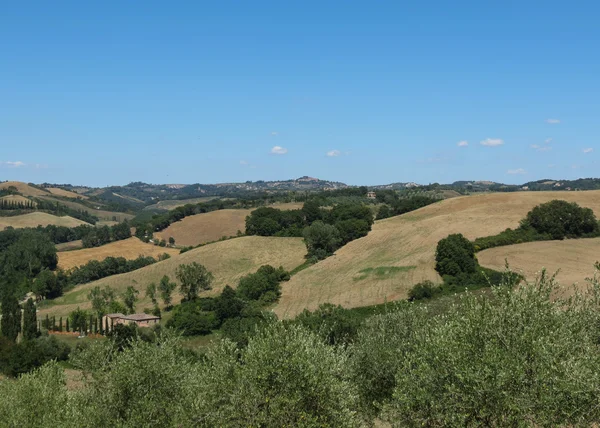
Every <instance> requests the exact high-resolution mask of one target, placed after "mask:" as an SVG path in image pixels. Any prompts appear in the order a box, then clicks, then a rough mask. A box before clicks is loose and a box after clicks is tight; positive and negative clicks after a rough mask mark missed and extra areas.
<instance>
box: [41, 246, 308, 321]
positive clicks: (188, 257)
mask: <svg viewBox="0 0 600 428" xmlns="http://www.w3.org/2000/svg"><path fill="white" fill-rule="evenodd" d="M161 249H162V248H161ZM163 250H164V249H163ZM65 254H67V253H65ZM305 254H306V247H305V246H304V243H303V242H302V239H301V238H272V237H268V238H265V237H259V236H246V237H241V238H236V239H230V240H228V241H222V242H217V243H214V244H210V245H206V246H204V247H200V248H196V249H194V250H191V251H188V252H186V253H183V254H180V255H176V256H173V257H171V258H170V259H167V260H164V261H161V262H158V263H155V264H153V265H150V266H146V267H144V268H142V269H138V270H136V271H133V272H129V273H125V274H121V275H115V276H112V277H108V278H104V279H101V280H98V281H95V282H92V283H89V284H83V285H78V286H76V287H75V289H73V290H71V291H69V292H67V293H66V294H65V295H64V296H62V297H59V298H58V299H55V300H52V301H50V302H48V306H46V307H42V308H40V314H38V316H45V314H46V313H48V314H50V315H56V316H65V315H68V314H69V313H70V312H71V311H73V310H75V309H77V307H80V308H82V309H89V308H90V307H91V306H90V303H89V301H88V299H87V294H88V293H89V290H90V289H92V288H94V287H96V286H100V287H105V286H110V287H112V288H114V289H115V290H117V291H118V292H119V293H121V292H123V291H124V290H125V289H126V288H127V287H128V286H133V287H135V288H136V289H138V290H139V291H140V294H139V297H140V301H139V302H138V303H137V307H136V309H137V311H140V312H141V311H142V310H143V308H145V307H150V306H151V302H150V300H149V299H148V298H146V297H145V295H144V294H145V290H146V287H147V286H148V284H150V283H151V282H155V283H158V282H159V281H160V279H161V278H162V277H163V275H169V276H170V278H171V280H175V270H176V269H177V267H178V266H179V265H180V264H188V263H192V262H198V263H200V264H203V265H204V266H206V268H207V269H208V270H209V271H211V272H212V273H213V274H214V276H215V281H214V284H213V290H211V291H210V292H207V293H205V295H207V296H211V295H215V294H217V293H219V292H220V291H221V290H222V289H223V288H224V287H225V285H231V286H232V287H236V286H237V283H238V281H239V279H240V278H241V277H242V276H244V275H247V274H249V273H252V272H255V271H256V270H257V269H258V268H259V267H260V266H262V265H265V264H270V265H272V266H275V267H278V266H283V267H284V268H286V269H288V270H291V269H294V268H295V267H297V266H299V265H301V264H302V263H303V262H304V255H305ZM179 299H180V297H179V295H178V294H177V293H176V292H175V293H174V299H173V301H174V302H175V303H178V302H179Z"/></svg>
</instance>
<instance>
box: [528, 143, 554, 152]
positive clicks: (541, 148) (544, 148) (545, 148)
mask: <svg viewBox="0 0 600 428" xmlns="http://www.w3.org/2000/svg"><path fill="white" fill-rule="evenodd" d="M531 148H532V149H535V150H536V151H538V152H547V151H548V150H552V147H549V146H540V145H538V144H532V145H531Z"/></svg>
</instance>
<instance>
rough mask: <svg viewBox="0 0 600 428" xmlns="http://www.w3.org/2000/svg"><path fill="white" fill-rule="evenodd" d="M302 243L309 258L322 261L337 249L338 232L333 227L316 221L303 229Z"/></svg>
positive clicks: (338, 241) (338, 242)
mask: <svg viewBox="0 0 600 428" xmlns="http://www.w3.org/2000/svg"><path fill="white" fill-rule="evenodd" d="M304 243H305V244H306V248H307V249H308V256H309V257H316V258H317V259H319V260H320V259H324V258H326V257H328V256H330V255H331V254H333V252H334V251H335V250H336V249H337V248H338V247H339V244H340V232H339V231H338V229H337V228H336V227H335V226H332V225H329V224H325V223H323V222H322V221H320V220H317V221H315V222H314V223H313V224H311V225H310V226H308V227H307V228H305V229H304Z"/></svg>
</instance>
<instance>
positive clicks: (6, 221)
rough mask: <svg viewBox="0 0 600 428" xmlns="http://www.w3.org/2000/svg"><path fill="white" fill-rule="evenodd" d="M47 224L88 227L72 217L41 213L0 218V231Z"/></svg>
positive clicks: (83, 222)
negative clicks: (7, 228) (8, 228)
mask: <svg viewBox="0 0 600 428" xmlns="http://www.w3.org/2000/svg"><path fill="white" fill-rule="evenodd" d="M49 224H53V225H55V226H65V227H77V226H80V225H82V224H87V225H88V226H89V223H86V222H85V221H81V220H78V219H76V218H73V217H69V216H64V217H57V216H55V215H52V214H47V213H43V212H34V213H29V214H23V215H16V216H12V217H0V230H4V228H6V227H9V226H10V227H14V228H16V229H18V228H22V227H37V226H40V225H41V226H48V225H49Z"/></svg>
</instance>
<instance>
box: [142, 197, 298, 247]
mask: <svg viewBox="0 0 600 428" xmlns="http://www.w3.org/2000/svg"><path fill="white" fill-rule="evenodd" d="M302 205H303V204H301V203H285V204H276V205H272V207H273V208H277V209H280V210H294V209H300V208H302ZM254 209H255V208H253V209H248V210H244V209H227V210H218V211H211V212H209V213H204V214H196V215H192V216H189V217H185V218H184V219H183V220H180V221H177V222H175V223H173V224H171V225H170V226H169V227H167V228H166V229H165V230H162V231H160V232H156V233H154V236H155V237H156V238H158V239H164V240H165V241H168V240H169V238H170V237H171V236H172V237H173V238H175V244H176V245H177V246H188V245H192V246H196V245H199V244H204V243H206V242H213V241H217V240H219V239H221V238H222V237H223V236H226V237H230V236H236V235H237V232H238V230H239V231H240V232H244V231H245V230H246V217H247V216H248V215H250V213H251V212H252V211H254Z"/></svg>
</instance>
